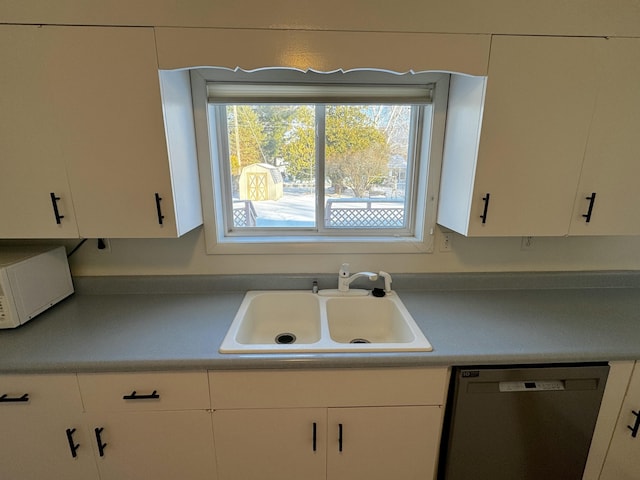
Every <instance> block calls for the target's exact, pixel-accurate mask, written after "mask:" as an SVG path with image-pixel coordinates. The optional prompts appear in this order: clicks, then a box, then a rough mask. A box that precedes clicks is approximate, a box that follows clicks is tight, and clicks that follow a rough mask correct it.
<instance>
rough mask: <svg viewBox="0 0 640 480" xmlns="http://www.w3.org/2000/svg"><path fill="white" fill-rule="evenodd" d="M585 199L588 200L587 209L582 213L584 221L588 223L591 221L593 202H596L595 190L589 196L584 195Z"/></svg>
mask: <svg viewBox="0 0 640 480" xmlns="http://www.w3.org/2000/svg"><path fill="white" fill-rule="evenodd" d="M585 200H589V210H587V213H584V214H582V216H583V217H584V221H585V223H589V222H590V221H591V213H592V212H593V204H594V203H595V202H596V192H593V193H592V194H591V196H590V197H585Z"/></svg>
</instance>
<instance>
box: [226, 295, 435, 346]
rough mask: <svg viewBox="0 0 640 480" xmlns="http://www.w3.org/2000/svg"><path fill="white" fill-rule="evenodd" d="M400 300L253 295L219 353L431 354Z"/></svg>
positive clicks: (369, 297) (237, 314)
mask: <svg viewBox="0 0 640 480" xmlns="http://www.w3.org/2000/svg"><path fill="white" fill-rule="evenodd" d="M431 350H432V347H431V344H430V343H429V341H428V340H427V339H426V337H425V336H424V334H423V333H422V331H421V330H420V328H419V327H418V326H417V325H416V323H415V321H414V320H413V318H412V317H411V314H410V313H409V312H408V311H407V309H406V308H405V306H404V305H403V303H402V301H401V300H400V298H399V297H398V296H397V295H396V294H395V293H394V292H391V293H389V294H387V295H386V296H385V297H382V298H377V297H373V296H371V295H367V296H331V295H326V294H325V295H322V296H321V295H317V294H313V293H311V292H307V291H291V290H290V291H287V290H283V291H279V290H274V291H251V292H247V294H246V295H245V297H244V299H243V301H242V304H241V305H240V308H239V309H238V312H237V313H236V316H235V318H234V319H233V322H232V323H231V326H230V327H229V331H228V332H227V335H226V336H225V338H224V340H223V341H222V345H221V346H220V352H221V353H285V352H289V353H305V352H393V351H423V352H428V351H431Z"/></svg>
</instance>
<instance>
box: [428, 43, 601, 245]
mask: <svg viewBox="0 0 640 480" xmlns="http://www.w3.org/2000/svg"><path fill="white" fill-rule="evenodd" d="M603 42H604V40H602V39H595V38H568V37H512V36H497V37H494V38H493V41H492V45H491V58H490V62H489V72H488V77H487V78H484V77H463V76H454V77H453V78H452V82H451V91H450V96H449V111H448V116H447V135H446V139H445V150H444V163H443V168H442V180H441V186H440V205H439V211H438V223H439V224H440V225H442V226H444V227H447V228H449V229H451V230H454V231H456V232H459V233H461V234H463V235H467V236H561V235H566V234H567V233H568V228H569V222H570V219H571V215H572V212H573V203H574V199H575V192H576V189H577V185H578V180H579V176H580V170H581V167H582V161H583V155H584V148H585V145H586V143H587V138H588V134H589V126H590V123H591V119H592V116H593V109H594V104H595V101H596V93H597V88H598V70H597V66H596V61H595V60H596V50H597V47H598V44H600V43H603Z"/></svg>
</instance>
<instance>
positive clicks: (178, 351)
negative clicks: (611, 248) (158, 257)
mask: <svg viewBox="0 0 640 480" xmlns="http://www.w3.org/2000/svg"><path fill="white" fill-rule="evenodd" d="M638 277H639V276H638V274H635V273H631V274H629V273H607V274H606V275H605V274H596V275H595V276H591V277H589V279H586V277H585V276H584V275H580V276H577V275H575V274H564V276H563V275H554V274H549V275H546V276H545V275H542V276H534V279H533V280H532V279H531V278H530V277H526V276H523V275H516V276H508V275H507V276H504V275H502V276H497V277H496V276H494V277H485V278H484V280H485V281H483V282H478V281H476V280H477V278H476V276H471V277H469V276H467V277H466V278H463V279H462V281H460V279H458V280H456V279H455V278H453V277H452V276H450V275H449V276H444V277H439V278H435V279H434V278H433V276H431V277H429V278H428V279H427V280H425V279H424V278H422V277H421V278H417V277H413V276H406V277H400V281H398V282H397V283H398V289H397V290H396V292H397V293H398V295H399V297H400V299H401V300H402V301H403V303H404V305H405V306H406V308H407V309H408V310H409V312H410V313H411V315H412V316H413V318H414V319H415V321H416V323H417V324H418V326H419V327H420V328H421V329H422V331H423V332H424V334H425V335H426V337H427V338H428V339H429V341H430V343H431V344H432V345H433V351H431V352H406V353H403V352H398V353H395V352H394V353H340V354H337V353H329V354H325V353H319V354H293V353H285V354H221V353H219V352H218V349H219V347H220V343H221V342H222V339H223V338H224V336H225V334H226V332H227V329H228V328H229V325H230V324H231V321H232V320H233V318H234V315H235V313H236V311H237V309H238V307H239V306H240V303H241V302H242V299H243V296H244V293H245V292H246V291H247V290H251V289H270V288H273V287H274V284H273V281H271V282H267V284H266V285H265V284H264V282H261V280H262V279H257V280H256V279H253V280H252V281H251V282H243V281H241V280H238V279H237V278H233V279H228V278H227V279H223V280H220V279H214V280H211V279H208V280H207V281H203V280H202V279H194V278H186V277H185V278H163V279H161V280H158V279H154V280H149V279H142V280H140V279H136V278H130V277H127V278H124V279H123V278H98V279H92V280H89V279H83V280H79V281H76V283H80V284H81V286H80V288H78V286H76V293H74V294H73V295H72V296H71V297H69V298H67V299H65V300H63V301H62V302H61V303H59V304H58V305H55V306H54V307H52V308H50V309H49V310H48V311H46V312H44V313H42V314H40V315H39V316H37V317H36V318H34V319H33V320H31V321H30V322H28V323H26V324H25V325H22V326H20V327H18V328H16V329H10V330H9V329H8V330H2V331H0V372H2V373H52V372H102V371H144V370H185V369H188V370H194V369H196V370H197V369H208V370H215V369H255V368H260V369H278V368H353V367H362V368H364V367H394V366H405V367H406V366H450V365H492V364H496V365H497V364H505V365H506V364H530V363H566V362H591V361H614V360H635V359H640V285H639V283H640V282H639V278H638ZM332 278H333V277H331V278H329V277H327V278H324V277H322V276H321V277H320V283H321V286H322V284H323V283H326V284H327V285H329V284H330V282H331V279H332ZM487 278H488V280H489V281H486V280H487ZM496 279H497V280H496ZM307 281H308V282H309V284H310V282H311V281H312V280H311V279H310V278H309V279H307V278H306V277H305V278H304V279H303V278H301V277H287V278H285V279H283V280H282V281H281V282H276V283H277V285H279V286H280V287H282V288H291V287H292V286H295V285H298V287H299V286H300V285H301V284H302V283H306V282H307ZM334 281H335V279H334ZM139 284H144V288H137V287H136V285H139ZM221 284H223V285H225V286H226V287H227V288H226V289H221V288H220V285H221ZM395 284H396V282H395V277H394V287H395V286H396V285H395ZM87 285H89V286H87ZM176 285H180V286H181V287H176ZM257 285H262V287H263V288H255V287H256V286H257ZM434 285H437V287H434ZM132 286H133V287H132ZM265 287H266V288H265ZM408 287H413V288H408ZM333 288H335V286H333ZM125 292H126V293H125Z"/></svg>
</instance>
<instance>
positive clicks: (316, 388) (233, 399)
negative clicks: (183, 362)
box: [209, 368, 448, 409]
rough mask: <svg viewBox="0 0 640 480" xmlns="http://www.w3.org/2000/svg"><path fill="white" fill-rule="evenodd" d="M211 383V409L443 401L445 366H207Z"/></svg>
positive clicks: (435, 402) (419, 403) (446, 372)
mask: <svg viewBox="0 0 640 480" xmlns="http://www.w3.org/2000/svg"><path fill="white" fill-rule="evenodd" d="M209 384H210V388H211V404H212V407H213V408H214V409H223V408H277V407H349V406H393V405H442V404H444V400H445V393H446V389H447V384H448V369H447V368H388V369H326V370H324V369H323V370H313V371H309V370H291V371H284V370H278V371H275V370H266V371H211V372H209Z"/></svg>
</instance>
